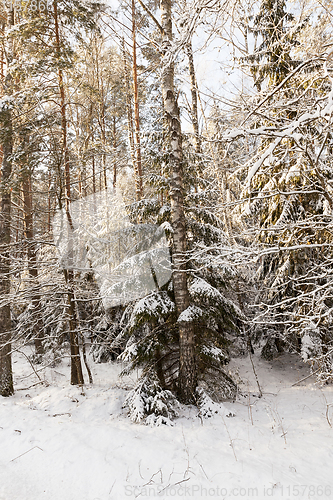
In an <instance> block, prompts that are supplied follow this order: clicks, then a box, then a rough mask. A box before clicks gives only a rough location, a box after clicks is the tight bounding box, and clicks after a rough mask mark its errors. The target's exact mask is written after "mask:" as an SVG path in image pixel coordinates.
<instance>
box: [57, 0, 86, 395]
mask: <svg viewBox="0 0 333 500" xmlns="http://www.w3.org/2000/svg"><path fill="white" fill-rule="evenodd" d="M53 13H54V27H55V37H56V51H57V54H58V58H59V59H60V55H61V44H60V32H59V21H58V9H57V2H56V0H54V2H53ZM58 83H59V92H60V111H61V130H62V139H63V144H62V153H63V161H64V167H65V168H64V170H65V192H66V216H67V220H68V224H69V227H70V234H69V254H70V252H71V242H70V240H71V234H72V231H73V223H72V218H71V214H70V202H71V182H70V168H69V152H68V146H67V118H66V100H65V88H64V80H63V73H62V70H61V69H60V68H59V69H58ZM69 257H70V255H69ZM69 264H70V263H69ZM64 276H65V280H66V284H67V289H68V313H69V327H70V349H71V384H72V385H83V384H84V379H83V372H82V364H81V358H80V348H79V338H78V329H79V328H78V318H77V315H76V310H75V295H74V272H73V269H72V268H71V267H70V266H69V269H64Z"/></svg>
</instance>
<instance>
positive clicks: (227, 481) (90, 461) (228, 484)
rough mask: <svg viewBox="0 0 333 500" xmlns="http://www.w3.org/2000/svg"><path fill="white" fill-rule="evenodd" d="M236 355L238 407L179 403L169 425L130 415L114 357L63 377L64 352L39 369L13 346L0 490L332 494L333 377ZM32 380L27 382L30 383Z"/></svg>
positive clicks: (14, 493) (1, 415)
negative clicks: (322, 382)
mask: <svg viewBox="0 0 333 500" xmlns="http://www.w3.org/2000/svg"><path fill="white" fill-rule="evenodd" d="M254 363H255V366H256V370H257V373H258V377H259V381H260V383H261V387H262V391H263V397H262V398H258V388H257V385H256V382H255V379H254V375H253V370H252V367H251V363H250V360H249V359H248V358H246V359H244V358H239V359H237V360H235V361H233V362H232V365H231V366H230V367H229V369H230V370H231V371H232V372H233V373H234V374H236V373H237V375H236V376H238V377H239V380H241V382H240V388H241V391H243V395H241V396H239V398H238V400H237V402H235V403H225V407H226V408H227V409H228V410H232V412H234V413H236V416H234V417H227V416H223V414H222V415H215V416H214V417H212V418H209V419H204V420H202V419H200V418H199V417H198V410H197V409H195V408H183V409H182V412H181V416H180V418H178V419H177V420H176V422H175V426H174V427H166V426H161V427H147V426H143V425H139V424H134V423H132V422H131V421H130V420H129V419H128V418H127V416H126V415H125V414H124V412H123V410H122V403H123V401H124V398H125V396H126V394H127V392H128V389H129V388H130V387H131V385H133V383H134V380H133V379H130V378H128V377H127V378H125V379H121V380H120V379H119V378H118V374H119V372H120V370H121V366H120V365H119V364H117V363H114V364H100V365H96V364H92V362H91V366H92V369H93V374H94V385H92V386H90V385H87V386H85V388H84V395H83V394H81V391H80V389H79V388H77V387H73V386H70V385H69V381H68V378H69V366H68V364H69V363H68V359H65V360H63V362H62V363H61V364H60V365H59V366H57V367H56V368H54V369H52V368H48V369H47V370H46V371H45V372H41V373H40V376H41V377H42V379H43V380H45V381H46V382H47V383H48V385H35V386H33V387H30V386H31V385H32V384H35V383H36V382H38V379H37V378H36V375H35V374H31V367H30V365H29V363H28V362H27V360H26V358H25V356H23V355H22V354H16V355H15V356H14V370H15V381H16V393H15V395H14V397H12V398H1V397H0V500H41V499H47V500H109V499H114V500H118V499H119V500H123V499H126V498H133V499H134V498H164V497H173V498H195V499H205V498H219V499H240V498H244V499H246V500H251V499H259V500H264V499H265V500H266V499H268V498H274V499H283V500H287V499H290V500H295V499H305V498H311V499H315V500H318V499H325V500H328V499H332V498H333V468H332V464H333V428H332V427H331V425H333V406H331V405H333V388H332V387H330V386H327V387H324V388H319V387H317V386H316V385H315V384H314V380H313V379H312V378H308V379H306V380H305V381H304V382H302V383H300V384H299V385H295V386H292V384H293V383H294V382H296V381H298V380H300V379H302V378H303V377H305V376H306V375H307V373H308V371H307V367H306V366H304V365H303V363H302V362H301V361H300V360H298V359H297V358H296V357H295V356H292V355H283V356H280V357H279V358H277V359H276V360H275V361H274V362H273V363H268V362H265V361H263V360H260V359H259V358H258V357H257V356H255V357H254ZM27 387H30V388H29V389H27Z"/></svg>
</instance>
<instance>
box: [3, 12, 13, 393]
mask: <svg viewBox="0 0 333 500" xmlns="http://www.w3.org/2000/svg"><path fill="white" fill-rule="evenodd" d="M13 25H14V10H13V6H12V4H9V9H8V11H7V27H8V29H10V28H11V27H12V26H13ZM13 52H14V50H13V40H12V38H11V37H9V39H8V46H7V50H6V59H7V60H6V64H7V68H8V67H9V64H10V63H11V62H12V60H13V57H14V54H13ZM11 80H12V79H11V74H10V72H9V71H8V70H7V75H6V77H5V81H4V94H5V95H7V96H10V95H11V86H12V81H11ZM2 134H3V141H2V154H3V157H2V171H1V213H0V254H1V256H0V300H1V302H2V305H0V394H1V396H11V395H12V394H14V386H13V371H12V359H11V351H12V347H11V341H12V338H11V337H12V334H11V330H12V324H11V311H10V304H9V294H10V241H11V189H10V187H9V183H10V178H11V174H12V164H11V159H10V158H11V155H12V152H13V124H12V112H11V109H10V104H8V105H7V108H6V109H5V110H3V111H2Z"/></svg>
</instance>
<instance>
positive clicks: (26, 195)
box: [23, 174, 44, 358]
mask: <svg viewBox="0 0 333 500" xmlns="http://www.w3.org/2000/svg"><path fill="white" fill-rule="evenodd" d="M23 203H24V225H25V237H26V239H27V245H28V250H27V253H28V270H29V276H30V278H31V282H32V288H33V292H32V318H33V322H34V326H33V333H34V344H35V353H36V355H37V357H39V358H40V356H41V355H42V354H43V344H42V339H43V329H44V325H43V321H42V318H41V314H40V307H41V300H40V294H39V287H38V270H37V255H36V245H35V242H34V239H33V238H34V232H33V216H32V191H31V175H30V174H25V175H24V177H23Z"/></svg>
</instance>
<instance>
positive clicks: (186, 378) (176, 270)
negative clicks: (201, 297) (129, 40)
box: [160, 0, 197, 403]
mask: <svg viewBox="0 0 333 500" xmlns="http://www.w3.org/2000/svg"><path fill="white" fill-rule="evenodd" d="M160 7H161V21H162V23H161V24H162V28H163V32H164V35H163V49H164V54H163V63H162V82H161V83H162V94H163V103H164V110H165V116H166V120H167V124H168V132H169V137H170V148H171V152H170V167H171V191H170V197H171V211H172V226H173V231H174V232H173V253H172V261H173V287H174V294H175V302H176V307H177V313H178V317H179V316H180V315H181V313H182V312H184V311H185V310H186V309H187V308H188V306H189V293H188V287H187V275H186V247H187V242H186V223H185V215H184V193H183V166H182V163H183V155H182V134H181V123H180V114H179V108H178V104H177V100H176V96H175V90H174V63H173V61H172V59H171V58H170V53H169V52H168V49H169V48H170V45H171V42H172V18H171V0H161V3H160ZM178 325H179V349H180V362H179V397H180V399H181V401H183V402H184V403H193V402H194V401H195V396H194V392H195V388H196V385H197V364H196V357H195V337H194V325H193V323H192V322H189V321H178Z"/></svg>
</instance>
